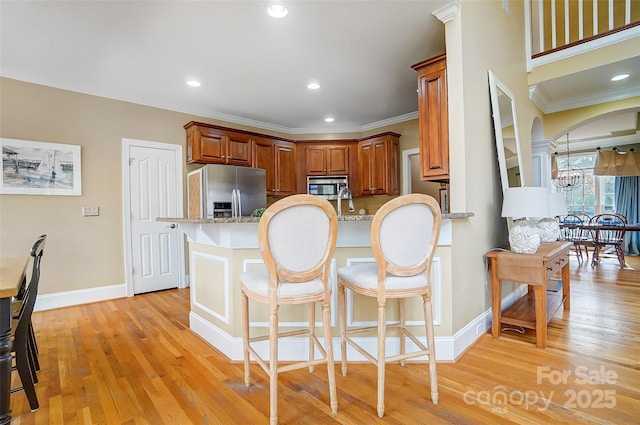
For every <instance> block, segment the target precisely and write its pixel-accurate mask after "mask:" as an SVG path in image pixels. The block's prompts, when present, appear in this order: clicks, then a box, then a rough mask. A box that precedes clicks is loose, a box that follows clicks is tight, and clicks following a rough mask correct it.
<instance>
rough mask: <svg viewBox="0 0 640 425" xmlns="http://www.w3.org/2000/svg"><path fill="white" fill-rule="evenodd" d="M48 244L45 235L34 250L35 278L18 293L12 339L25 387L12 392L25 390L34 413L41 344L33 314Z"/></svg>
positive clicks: (19, 373)
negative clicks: (35, 332) (38, 357)
mask: <svg viewBox="0 0 640 425" xmlns="http://www.w3.org/2000/svg"><path fill="white" fill-rule="evenodd" d="M45 242H46V235H42V236H40V237H39V238H38V239H37V240H36V241H35V243H34V244H33V246H32V247H31V257H32V261H33V267H32V271H31V277H30V279H28V282H27V281H25V285H24V287H23V288H20V290H19V291H18V296H19V297H20V298H19V299H17V300H16V302H15V305H16V306H18V307H19V308H18V309H17V312H16V314H15V317H14V321H13V328H12V335H11V336H12V338H13V343H12V348H11V353H12V355H13V357H14V360H15V366H14V367H13V369H14V370H16V371H17V372H18V376H19V377H20V382H21V384H22V385H21V386H20V387H16V388H12V389H11V392H12V393H14V392H17V391H21V390H23V391H24V392H25V394H26V396H27V400H28V401H29V407H30V408H31V411H34V410H37V409H38V408H39V407H40V405H39V403H38V397H37V395H36V390H35V384H36V383H37V382H38V377H37V375H36V372H37V370H38V369H39V367H40V366H39V363H38V359H37V355H38V353H37V344H35V335H34V333H33V326H32V324H31V314H32V313H33V308H34V306H35V304H36V297H37V295H38V284H39V282H40V264H41V260H42V254H43V252H44V245H45Z"/></svg>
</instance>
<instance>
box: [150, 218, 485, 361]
mask: <svg viewBox="0 0 640 425" xmlns="http://www.w3.org/2000/svg"><path fill="white" fill-rule="evenodd" d="M472 216H473V213H453V214H443V220H442V228H441V231H440V238H439V241H438V247H437V249H436V252H435V257H434V260H433V265H432V270H431V275H432V282H433V294H432V300H433V306H434V312H435V314H434V318H435V322H436V336H437V334H438V332H437V324H438V323H439V313H440V305H441V304H442V302H443V301H446V302H447V303H449V301H448V300H450V299H451V285H450V280H451V279H450V270H451V264H450V263H451V252H450V251H451V248H450V247H451V237H452V229H451V228H452V222H453V221H455V220H460V219H466V218H469V217H472ZM372 219H373V215H345V216H342V217H339V218H338V239H337V242H336V250H335V253H334V258H333V260H332V266H331V284H332V286H333V288H334V290H333V294H332V302H331V304H332V305H331V315H332V324H333V326H334V329H333V335H334V352H335V353H336V355H337V356H339V352H340V350H339V349H337V348H339V336H338V335H339V333H338V328H337V324H338V320H337V312H338V309H337V290H336V289H335V288H336V286H337V269H338V268H339V267H343V266H346V265H349V264H354V263H358V262H373V261H375V260H374V258H373V254H372V251H371V241H370V230H371V220H372ZM157 220H158V221H164V222H171V223H176V224H177V225H178V226H179V227H180V229H181V230H182V231H183V232H184V233H185V234H186V235H187V238H188V241H189V274H190V287H191V310H190V314H189V323H190V328H191V329H192V330H193V331H194V332H195V333H197V334H198V335H200V336H201V337H202V338H203V339H205V340H206V341H207V342H209V343H210V344H211V345H212V346H214V347H215V348H216V349H218V350H219V351H221V352H222V353H224V354H225V355H226V356H227V357H229V359H231V360H232V361H240V360H242V320H241V308H240V305H241V304H240V275H241V274H242V273H243V272H244V271H246V270H250V269H254V268H258V267H264V266H263V262H262V257H261V256H260V250H259V248H258V221H259V218H255V217H241V218H158V219H157ZM409 301H410V302H407V322H408V323H409V324H413V323H412V322H414V323H415V326H420V324H421V321H422V320H421V317H422V304H421V300H419V299H418V298H416V299H415V300H409ZM414 301H415V303H414ZM347 303H348V305H349V306H348V307H347V314H348V316H349V317H348V318H347V321H348V325H349V326H351V325H356V326H358V325H359V324H362V325H366V324H368V323H369V322H372V323H375V320H376V306H375V301H374V303H372V304H371V305H369V304H370V303H371V300H368V299H364V298H362V299H361V298H358V297H354V296H352V294H348V298H347ZM354 304H357V305H358V306H359V308H357V309H356V310H355V311H357V312H359V313H358V314H359V316H358V317H355V316H353V311H354V309H352V308H350V306H351V305H354ZM389 308H390V310H389V319H390V320H393V319H394V317H395V316H396V310H395V308H396V306H395V305H393V306H390V307H389ZM305 320H307V309H306V308H304V307H301V306H286V307H283V310H282V311H281V313H280V326H281V327H286V326H287V323H290V324H291V326H292V327H297V326H298V325H299V323H301V322H304V321H305ZM316 320H317V321H318V322H319V321H320V320H319V318H316ZM250 323H251V326H252V327H253V328H263V330H264V332H265V333H267V332H268V327H269V319H268V311H267V308H266V306H264V305H255V306H254V305H252V306H251V317H250ZM418 334H419V331H418ZM366 338H369V339H370V340H371V342H370V348H371V351H372V352H375V349H376V340H375V337H374V336H371V337H366V336H365V337H363V339H365V340H366ZM365 346H368V345H367V344H366V343H365ZM261 348H264V353H262V354H263V355H265V356H266V355H267V353H268V345H267V343H266V342H265V343H264V347H261ZM307 349H308V342H306V339H302V338H301V339H300V340H299V341H297V340H296V339H293V338H289V340H288V341H287V340H283V341H282V342H281V343H280V348H279V357H280V358H281V359H282V360H285V361H287V360H300V359H302V358H306V357H307ZM359 356H360V354H359V353H353V354H351V353H349V358H350V359H354V360H357V359H358V358H359ZM445 357H446V356H445ZM445 360H446V358H445Z"/></svg>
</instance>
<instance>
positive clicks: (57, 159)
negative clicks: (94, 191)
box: [0, 138, 82, 196]
mask: <svg viewBox="0 0 640 425" xmlns="http://www.w3.org/2000/svg"><path fill="white" fill-rule="evenodd" d="M0 144H1V145H2V173H0V194H2V195H68V196H80V195H82V178H81V176H82V164H81V152H80V146H78V145H67V144H63V143H49V142H38V141H32V140H19V139H7V138H0Z"/></svg>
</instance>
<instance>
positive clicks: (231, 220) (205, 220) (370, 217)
mask: <svg viewBox="0 0 640 425" xmlns="http://www.w3.org/2000/svg"><path fill="white" fill-rule="evenodd" d="M474 215H475V214H474V213H472V212H464V213H448V214H442V218H443V219H449V220H461V219H465V218H469V217H473V216H474ZM371 220H373V215H372V214H364V215H355V214H354V215H343V216H342V217H338V221H371ZM156 221H170V222H173V223H196V224H197V223H200V224H207V223H257V222H258V221H260V217H240V218H229V217H226V218H171V217H159V218H157V219H156Z"/></svg>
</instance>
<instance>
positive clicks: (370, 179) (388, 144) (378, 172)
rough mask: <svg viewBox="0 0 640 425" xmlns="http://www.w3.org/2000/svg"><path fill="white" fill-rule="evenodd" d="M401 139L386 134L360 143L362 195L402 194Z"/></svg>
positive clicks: (359, 157) (393, 134)
mask: <svg viewBox="0 0 640 425" xmlns="http://www.w3.org/2000/svg"><path fill="white" fill-rule="evenodd" d="M399 137H400V135H399V134H396V133H385V134H382V135H379V136H374V137H372V138H369V139H365V140H361V141H360V142H359V143H358V167H359V175H358V177H359V181H360V186H359V188H360V193H361V194H362V195H397V194H398V193H400V185H399V181H400V179H399V173H400V168H399V166H400V164H399V162H398V161H399V153H398V152H399Z"/></svg>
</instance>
